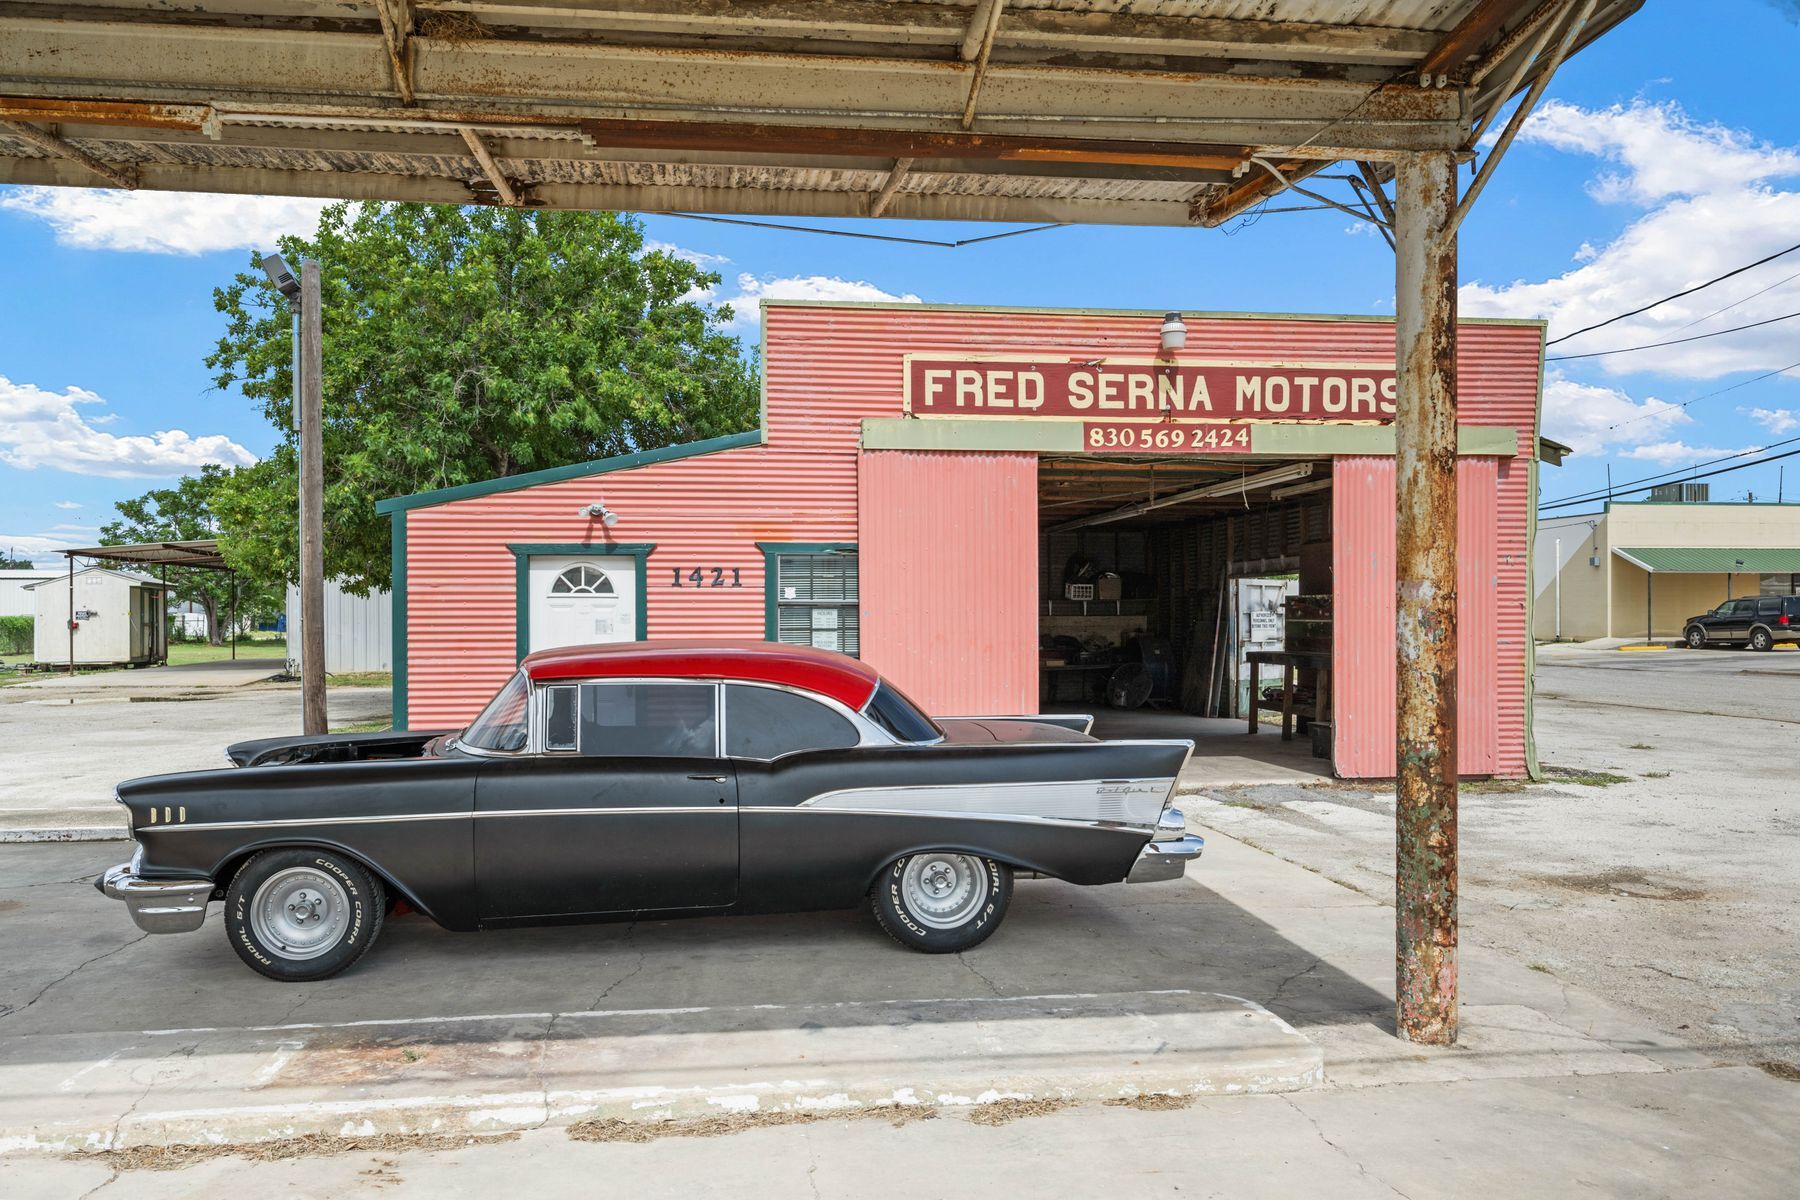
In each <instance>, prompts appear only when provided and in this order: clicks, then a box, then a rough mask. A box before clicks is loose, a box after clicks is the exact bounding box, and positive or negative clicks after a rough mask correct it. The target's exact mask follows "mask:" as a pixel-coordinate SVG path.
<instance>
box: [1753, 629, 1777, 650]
mask: <svg viewBox="0 0 1800 1200" xmlns="http://www.w3.org/2000/svg"><path fill="white" fill-rule="evenodd" d="M1750 648H1751V649H1752V650H1773V649H1774V648H1775V639H1774V638H1772V637H1770V636H1769V631H1768V630H1766V629H1752V630H1751V631H1750Z"/></svg>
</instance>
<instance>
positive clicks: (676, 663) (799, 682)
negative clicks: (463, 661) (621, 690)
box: [521, 641, 881, 710]
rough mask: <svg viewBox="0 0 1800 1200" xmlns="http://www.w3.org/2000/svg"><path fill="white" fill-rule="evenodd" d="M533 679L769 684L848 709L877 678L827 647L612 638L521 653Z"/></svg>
mask: <svg viewBox="0 0 1800 1200" xmlns="http://www.w3.org/2000/svg"><path fill="white" fill-rule="evenodd" d="M521 665H522V666H523V667H524V668H525V673H526V674H527V675H528V676H530V677H531V680H532V682H533V683H542V682H544V681H545V680H550V679H602V678H617V677H619V676H630V675H655V676H662V677H676V678H689V679H735V680H743V681H745V682H747V683H775V684H781V685H783V686H785V687H795V688H800V689H802V690H804V691H809V692H817V693H818V694H819V695H821V696H829V697H831V698H832V699H833V700H836V701H838V702H839V703H840V704H843V705H846V706H847V707H849V708H850V709H852V710H856V709H860V708H862V706H863V705H865V704H867V703H868V702H869V697H870V696H872V695H874V694H875V685H876V684H877V683H879V682H880V681H881V676H880V675H878V674H876V672H875V669H874V668H873V667H870V666H869V665H867V664H866V663H862V662H858V661H857V660H856V659H854V658H851V657H849V656H848V655H844V654H837V653H834V652H832V651H830V650H814V649H812V648H811V647H810V646H785V645H782V644H781V643H779V642H710V641H708V642H701V641H691V642H683V641H668V642H614V643H610V644H607V645H600V646H564V647H561V648H559V649H556V650H539V651H538V652H537V653H536V654H529V655H526V657H525V661H524V663H522V664H521Z"/></svg>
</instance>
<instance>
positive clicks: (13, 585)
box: [0, 567, 64, 617]
mask: <svg viewBox="0 0 1800 1200" xmlns="http://www.w3.org/2000/svg"><path fill="white" fill-rule="evenodd" d="M63 574H64V573H63V572H62V571H56V570H40V569H39V568H37V567H12V568H9V569H7V570H4V571H0V617H29V616H31V615H33V614H34V613H36V612H37V598H36V597H35V596H33V595H32V594H31V585H32V584H34V583H42V582H43V581H44V580H46V579H61V578H62V577H63Z"/></svg>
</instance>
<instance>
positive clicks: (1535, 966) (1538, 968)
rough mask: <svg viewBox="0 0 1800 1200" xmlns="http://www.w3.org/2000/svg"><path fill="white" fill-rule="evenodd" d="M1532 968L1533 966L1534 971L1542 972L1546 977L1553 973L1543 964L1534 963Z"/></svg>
mask: <svg viewBox="0 0 1800 1200" xmlns="http://www.w3.org/2000/svg"><path fill="white" fill-rule="evenodd" d="M1530 966H1531V969H1532V970H1534V971H1538V972H1541V973H1543V974H1545V975H1548V974H1550V973H1551V972H1550V968H1549V967H1547V966H1545V965H1544V964H1543V963H1532V964H1530Z"/></svg>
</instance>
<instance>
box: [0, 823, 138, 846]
mask: <svg viewBox="0 0 1800 1200" xmlns="http://www.w3.org/2000/svg"><path fill="white" fill-rule="evenodd" d="M130 840H131V834H130V833H129V832H128V831H127V830H126V828H125V827H124V826H123V825H65V826H60V827H52V828H48V829H0V845H6V844H9V843H14V844H16V843H19V842H128V841H130Z"/></svg>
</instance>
